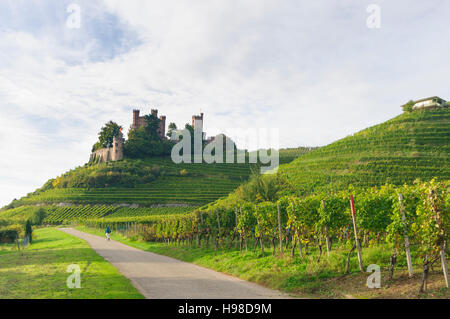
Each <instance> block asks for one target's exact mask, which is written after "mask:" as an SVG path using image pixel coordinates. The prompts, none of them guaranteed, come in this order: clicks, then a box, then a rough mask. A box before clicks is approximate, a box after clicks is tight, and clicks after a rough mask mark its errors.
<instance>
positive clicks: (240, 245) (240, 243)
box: [239, 207, 242, 252]
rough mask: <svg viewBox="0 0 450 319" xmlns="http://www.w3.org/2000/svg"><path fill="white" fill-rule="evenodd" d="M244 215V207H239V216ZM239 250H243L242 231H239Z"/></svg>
mask: <svg viewBox="0 0 450 319" xmlns="http://www.w3.org/2000/svg"><path fill="white" fill-rule="evenodd" d="M241 215H242V207H239V216H241ZM239 250H240V251H241V252H242V232H239Z"/></svg>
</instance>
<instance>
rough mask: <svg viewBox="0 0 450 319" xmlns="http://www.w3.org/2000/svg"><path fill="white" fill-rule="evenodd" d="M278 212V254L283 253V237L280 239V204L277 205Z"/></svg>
mask: <svg viewBox="0 0 450 319" xmlns="http://www.w3.org/2000/svg"><path fill="white" fill-rule="evenodd" d="M277 211H278V236H279V237H280V252H281V253H283V237H281V213H280V204H277Z"/></svg>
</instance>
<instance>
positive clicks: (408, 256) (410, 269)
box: [398, 194, 414, 278]
mask: <svg viewBox="0 0 450 319" xmlns="http://www.w3.org/2000/svg"><path fill="white" fill-rule="evenodd" d="M398 201H399V203H400V213H401V214H402V222H403V227H404V233H403V236H404V238H405V252H406V263H407V264H408V273H409V277H410V278H411V277H412V276H413V275H414V273H413V266H412V262H411V250H410V248H409V237H408V231H407V230H406V227H407V225H406V216H405V207H404V206H403V195H402V194H398Z"/></svg>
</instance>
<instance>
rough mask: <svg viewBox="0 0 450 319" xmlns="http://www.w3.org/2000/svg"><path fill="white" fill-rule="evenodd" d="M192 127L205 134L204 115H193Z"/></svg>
mask: <svg viewBox="0 0 450 319" xmlns="http://www.w3.org/2000/svg"><path fill="white" fill-rule="evenodd" d="M192 127H193V128H194V130H195V129H198V130H201V132H203V113H200V115H192Z"/></svg>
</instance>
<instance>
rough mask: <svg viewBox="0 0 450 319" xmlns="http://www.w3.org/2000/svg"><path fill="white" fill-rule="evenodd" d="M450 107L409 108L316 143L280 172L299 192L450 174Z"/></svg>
mask: <svg viewBox="0 0 450 319" xmlns="http://www.w3.org/2000/svg"><path fill="white" fill-rule="evenodd" d="M449 142H450V109H449V108H448V107H446V108H438V109H427V110H416V111H413V112H405V113H403V114H401V115H399V116H397V117H395V118H393V119H391V120H389V121H387V122H385V123H382V124H379V125H375V126H373V127H370V128H367V129H365V130H362V131H360V132H358V133H356V134H353V135H352V136H348V137H345V138H343V139H341V140H338V141H336V142H334V143H332V144H329V145H328V146H325V147H322V148H319V149H316V150H314V151H312V152H310V153H308V154H306V155H304V156H301V157H299V158H297V159H296V160H294V161H292V162H291V163H289V164H285V165H280V168H279V172H280V174H282V175H285V176H287V177H288V180H289V181H290V182H291V184H292V186H293V188H294V189H295V191H296V192H298V193H309V192H312V191H317V190H337V189H346V188H348V185H349V184H352V185H354V186H360V187H368V186H376V185H382V184H385V183H386V182H389V183H393V184H403V183H411V182H413V181H414V180H415V179H417V178H420V179H422V180H429V179H431V178H433V177H437V178H438V179H441V180H448V179H449V178H450V169H449V167H450V165H449V164H450V157H449V155H450V154H449V149H450V145H449Z"/></svg>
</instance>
